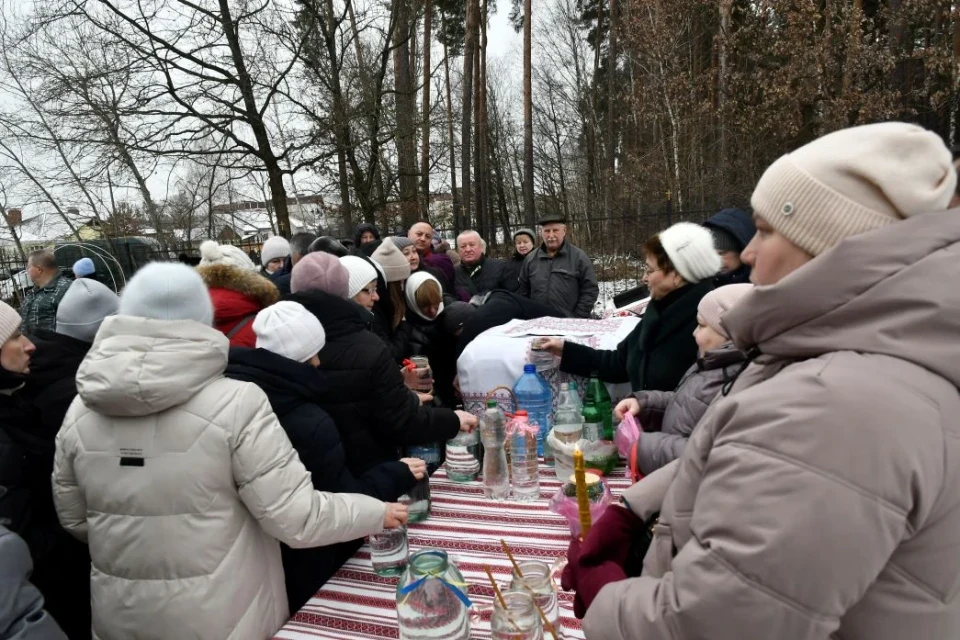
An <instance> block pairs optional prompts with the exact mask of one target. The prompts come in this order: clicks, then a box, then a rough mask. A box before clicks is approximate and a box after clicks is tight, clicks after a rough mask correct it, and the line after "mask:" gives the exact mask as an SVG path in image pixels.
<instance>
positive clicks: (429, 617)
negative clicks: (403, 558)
mask: <svg viewBox="0 0 960 640" xmlns="http://www.w3.org/2000/svg"><path fill="white" fill-rule="evenodd" d="M444 583H446V584H444ZM455 590H456V591H455ZM457 592H459V593H460V594H462V596H463V598H464V599H466V598H467V595H466V593H467V585H466V582H464V579H463V576H462V575H461V574H460V571H459V570H458V569H457V567H456V565H455V564H454V563H453V561H451V560H450V559H449V558H448V557H447V552H446V551H440V550H438V549H425V550H423V551H420V552H418V553H415V554H413V555H412V556H410V560H409V562H408V563H407V569H406V571H404V572H403V575H402V576H401V577H400V580H399V581H397V622H398V623H399V626H400V639H401V640H425V639H431V638H433V639H442V640H469V638H470V618H469V612H468V610H467V609H468V607H469V604H467V603H468V602H469V600H467V602H464V601H463V600H461V598H460V596H459V595H458V593H457Z"/></svg>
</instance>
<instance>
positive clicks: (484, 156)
mask: <svg viewBox="0 0 960 640" xmlns="http://www.w3.org/2000/svg"><path fill="white" fill-rule="evenodd" d="M478 85H479V88H480V92H479V96H478V99H479V102H480V108H479V110H478V115H479V124H480V126H479V128H478V131H477V144H478V146H479V148H480V164H479V165H478V166H477V169H478V170H479V172H480V185H479V186H480V200H481V201H482V202H483V207H482V210H483V212H484V222H483V224H482V225H481V232H480V233H481V234H482V235H483V237H484V238H485V239H486V240H487V242H491V243H492V242H493V241H494V240H495V239H496V235H497V234H496V233H495V230H494V221H493V207H492V206H491V205H492V202H491V201H490V165H489V163H490V154H489V149H490V141H489V138H488V131H489V127H488V126H487V0H483V10H482V12H481V19H480V81H479V83H478Z"/></svg>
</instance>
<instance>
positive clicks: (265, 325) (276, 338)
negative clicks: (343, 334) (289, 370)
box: [253, 300, 327, 362]
mask: <svg viewBox="0 0 960 640" xmlns="http://www.w3.org/2000/svg"><path fill="white" fill-rule="evenodd" d="M253 332H254V333H255V334H257V349H265V350H267V351H270V352H273V353H276V354H278V355H281V356H283V357H285V358H290V359H291V360H296V361H297V362H306V361H307V360H309V359H310V358H312V357H313V356H315V355H317V354H318V353H320V351H321V350H322V349H323V347H324V345H325V344H326V343H327V334H326V332H324V330H323V325H322V324H320V320H318V319H317V316H315V315H313V314H312V313H310V312H309V311H307V309H306V308H305V307H304V306H303V305H302V304H300V303H298V302H290V301H289V300H281V301H280V302H278V303H276V304H274V305H271V306H269V307H267V308H266V309H263V310H262V311H261V312H260V313H258V314H257V317H256V318H255V319H254V321H253Z"/></svg>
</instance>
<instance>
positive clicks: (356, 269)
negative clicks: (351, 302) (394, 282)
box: [340, 256, 377, 298]
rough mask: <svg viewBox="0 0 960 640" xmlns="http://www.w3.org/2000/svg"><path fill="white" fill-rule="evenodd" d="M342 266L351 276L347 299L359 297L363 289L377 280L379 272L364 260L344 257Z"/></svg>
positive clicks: (348, 282)
mask: <svg viewBox="0 0 960 640" xmlns="http://www.w3.org/2000/svg"><path fill="white" fill-rule="evenodd" d="M340 264H342V265H343V268H344V269H346V270H347V273H348V274H350V277H349V279H348V280H347V298H352V297H353V296H355V295H357V294H358V293H360V290H361V289H363V288H364V287H365V286H367V285H368V284H370V283H371V282H373V281H374V280H376V279H377V270H376V269H375V268H374V266H373V265H372V264H370V263H369V262H367V261H366V260H364V259H363V258H359V257H357V256H343V257H342V258H340Z"/></svg>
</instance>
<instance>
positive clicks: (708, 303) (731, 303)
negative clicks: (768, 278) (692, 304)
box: [697, 283, 753, 340]
mask: <svg viewBox="0 0 960 640" xmlns="http://www.w3.org/2000/svg"><path fill="white" fill-rule="evenodd" d="M752 289H753V285H752V284H749V283H741V284H728V285H727V286H725V287H720V288H719V289H714V290H713V291H711V292H710V293H708V294H707V295H705V296H703V298H702V299H701V300H700V305H699V306H698V307H697V315H698V316H700V317H701V318H703V321H704V323H706V325H707V326H708V327H710V328H711V329H713V330H714V331H716V332H717V333H719V334H720V335H722V336H723V337H724V338H727V339H728V340H729V339H730V336H729V335H728V334H727V330H726V329H724V328H723V325H722V324H720V321H721V320H723V316H724V314H725V313H726V312H727V311H730V309H732V308H733V307H735V306H737V303H738V302H740V300H742V299H743V297H744V296H745V295H747V294H748V293H750V291H751V290H752Z"/></svg>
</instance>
